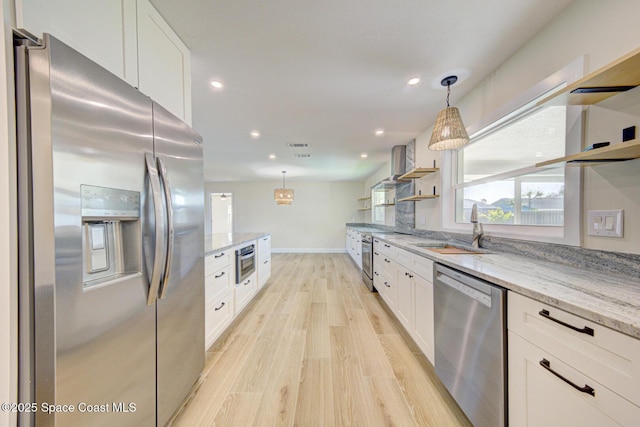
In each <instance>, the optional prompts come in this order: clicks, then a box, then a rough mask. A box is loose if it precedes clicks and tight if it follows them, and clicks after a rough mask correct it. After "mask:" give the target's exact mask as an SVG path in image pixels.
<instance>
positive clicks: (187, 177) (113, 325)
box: [16, 35, 204, 426]
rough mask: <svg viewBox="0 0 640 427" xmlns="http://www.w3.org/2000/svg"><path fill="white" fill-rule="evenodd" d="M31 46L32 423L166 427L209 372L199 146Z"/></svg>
mask: <svg viewBox="0 0 640 427" xmlns="http://www.w3.org/2000/svg"><path fill="white" fill-rule="evenodd" d="M21 44H26V45H30V46H26V45H25V46H20V47H17V48H16V92H17V94H16V103H17V127H18V159H19V166H18V173H19V178H18V187H19V188H18V192H19V262H20V269H19V316H20V322H19V326H20V330H19V353H20V360H19V394H20V396H19V398H20V401H21V402H23V403H28V402H32V403H35V405H33V406H32V407H31V411H30V412H31V413H23V414H21V415H20V421H21V423H22V424H23V425H29V424H34V423H35V424H37V426H49V425H56V426H69V425H82V426H88V425H91V426H114V425H117V426H140V425H150V426H152V425H160V426H162V425H164V424H165V423H166V422H167V421H168V420H169V419H170V417H171V416H172V414H173V413H174V412H175V411H176V409H178V408H179V406H180V405H181V403H182V402H183V400H184V399H185V397H186V396H187V395H188V393H189V391H190V390H191V388H192V386H193V384H194V383H195V382H196V381H197V379H198V376H199V375H200V373H201V371H202V367H203V364H204V283H203V282H204V260H203V248H204V245H203V198H204V197H203V173H202V172H203V170H202V140H201V137H200V136H199V135H198V134H197V133H196V132H194V131H193V130H192V129H191V128H190V127H189V126H188V125H186V124H185V123H184V122H182V121H181V120H179V119H177V118H176V117H175V116H173V115H172V114H170V113H169V112H167V111H166V110H165V109H163V108H162V107H161V106H159V105H158V104H156V103H155V102H153V101H152V100H151V99H150V98H148V97H147V96H144V95H143V94H141V93H140V92H138V90H136V89H135V88H133V87H131V86H129V85H128V84H126V83H125V82H123V81H122V80H120V79H119V78H118V77H116V76H114V75H113V74H111V73H109V72H108V71H106V70H105V69H103V68H101V67H100V66H98V65H97V64H95V63H94V62H92V61H91V60H89V59H87V58H85V57H83V56H82V55H80V54H79V53H78V52H76V51H75V50H73V49H71V48H70V47H68V46H66V45H65V44H63V43H62V42H60V41H58V40H56V39H55V38H54V37H51V36H49V35H44V37H43V39H42V43H41V45H34V44H33V43H26V42H24V41H23V42H22V43H21ZM49 405H60V406H49ZM63 405H68V406H63ZM49 412H50V413H49Z"/></svg>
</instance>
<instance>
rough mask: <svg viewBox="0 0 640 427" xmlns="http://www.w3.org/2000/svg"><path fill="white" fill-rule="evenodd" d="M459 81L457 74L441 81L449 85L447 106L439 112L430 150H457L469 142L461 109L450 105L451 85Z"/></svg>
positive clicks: (443, 84) (444, 84) (442, 83)
mask: <svg viewBox="0 0 640 427" xmlns="http://www.w3.org/2000/svg"><path fill="white" fill-rule="evenodd" d="M457 81H458V77H457V76H449V77H445V78H444V79H442V81H441V82H440V84H441V85H442V86H446V87H447V108H445V109H444V110H442V111H440V113H438V118H437V119H436V123H435V125H434V126H433V133H432V134H431V141H429V150H435V151H442V150H455V149H456V148H460V147H462V146H463V145H466V144H468V143H469V135H468V134H467V129H466V128H465V127H464V123H462V118H461V117H460V111H459V110H458V109H457V108H456V107H450V106H449V95H450V93H451V85H452V84H454V83H455V82H457Z"/></svg>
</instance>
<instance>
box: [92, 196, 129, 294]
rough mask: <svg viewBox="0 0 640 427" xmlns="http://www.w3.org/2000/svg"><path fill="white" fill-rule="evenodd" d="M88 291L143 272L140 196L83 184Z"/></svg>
mask: <svg viewBox="0 0 640 427" xmlns="http://www.w3.org/2000/svg"><path fill="white" fill-rule="evenodd" d="M80 194H81V208H82V226H83V232H82V249H83V256H84V269H83V270H84V271H83V282H84V289H85V290H87V289H91V288H93V287H95V286H97V285H105V284H108V283H109V282H110V281H113V280H114V279H118V278H120V277H122V276H123V275H128V274H138V273H139V272H140V252H141V248H140V247H139V246H140V243H139V242H140V238H139V235H140V221H139V220H140V193H139V192H138V191H129V190H122V189H118V188H107V187H97V186H93V185H81V186H80Z"/></svg>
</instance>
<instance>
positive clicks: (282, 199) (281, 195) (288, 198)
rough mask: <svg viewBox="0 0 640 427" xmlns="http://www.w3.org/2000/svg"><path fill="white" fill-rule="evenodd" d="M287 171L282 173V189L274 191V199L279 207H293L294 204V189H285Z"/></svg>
mask: <svg viewBox="0 0 640 427" xmlns="http://www.w3.org/2000/svg"><path fill="white" fill-rule="evenodd" d="M286 173H287V171H282V188H276V189H275V190H273V198H274V199H275V201H276V204H278V205H286V206H289V205H291V202H293V189H291V188H285V187H284V176H285V174H286Z"/></svg>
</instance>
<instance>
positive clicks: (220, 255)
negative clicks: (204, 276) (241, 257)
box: [213, 252, 224, 258]
mask: <svg viewBox="0 0 640 427" xmlns="http://www.w3.org/2000/svg"><path fill="white" fill-rule="evenodd" d="M223 256H224V252H220V254H219V255H214V256H213V257H214V258H220V257H223Z"/></svg>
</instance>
